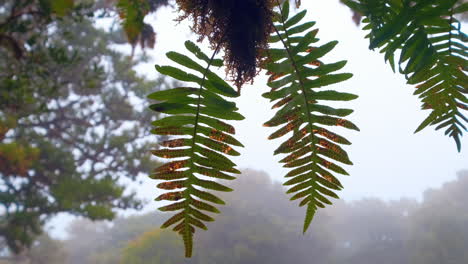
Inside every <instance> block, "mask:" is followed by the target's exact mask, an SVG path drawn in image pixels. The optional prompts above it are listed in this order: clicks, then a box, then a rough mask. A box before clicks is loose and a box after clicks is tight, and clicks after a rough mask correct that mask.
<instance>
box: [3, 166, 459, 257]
mask: <svg viewBox="0 0 468 264" xmlns="http://www.w3.org/2000/svg"><path fill="white" fill-rule="evenodd" d="M232 186H233V189H234V190H235V191H234V192H231V193H228V194H225V193H223V194H221V193H220V194H219V195H220V197H222V198H223V199H224V200H225V201H226V203H227V205H226V206H223V207H221V214H220V215H218V216H217V217H216V218H217V220H216V221H215V222H213V223H208V231H198V230H197V232H196V235H197V236H196V239H195V248H194V251H195V254H194V256H193V258H192V259H186V258H184V257H183V243H182V241H181V240H180V239H179V237H178V236H177V235H176V234H174V232H172V231H170V230H161V229H160V228H159V226H160V225H161V223H163V221H164V220H165V219H166V218H167V215H165V214H164V213H159V212H158V213H153V212H152V213H147V214H144V215H134V216H130V217H125V218H118V219H116V220H115V221H114V222H112V223H111V224H110V223H105V222H91V221H89V220H79V219H78V220H75V221H73V222H72V223H71V225H70V227H69V228H68V230H67V232H68V239H67V240H53V239H50V238H47V237H44V236H43V237H42V238H41V239H39V242H38V243H37V245H36V252H37V253H35V254H37V255H38V256H36V258H34V257H33V258H32V262H24V263H25V264H26V263H27V264H32V263H49V264H55V263H57V264H59V263H61V264H98V263H99V264H111V263H122V264H139V263H167V264H170V263H197V264H198V263H200V264H202V263H203V264H211V263H213V264H214V263H226V264H230V263H232V264H237V263H243V264H249V263H252V264H253V263H278V264H279V263H332V264H354V263H355V264H374V263H382V264H386V263H388V264H394V263H401V264H405V263H408V264H409V263H412V264H418V263H421V264H423V263H424V264H431V263H447V264H449V263H453V264H455V263H456V264H459V263H466V262H467V261H468V253H467V252H466V250H465V249H466V248H468V225H467V223H468V206H467V204H466V203H465V202H464V201H466V199H467V198H468V193H467V192H466V189H467V188H468V170H464V171H460V172H459V173H458V174H457V176H456V180H454V181H450V182H446V183H445V184H443V186H441V187H440V188H437V189H428V190H426V191H425V192H424V193H423V199H422V201H417V200H415V199H409V198H401V199H399V200H392V201H384V200H382V199H380V198H376V197H366V198H363V199H359V200H354V201H343V200H335V201H334V205H333V206H330V207H327V208H326V209H323V210H320V211H319V212H318V213H317V215H316V216H315V219H314V220H313V222H312V225H311V227H310V230H309V231H308V232H307V233H305V234H303V233H302V221H303V217H304V210H303V208H299V207H298V206H297V203H294V202H290V201H288V196H287V195H286V194H284V191H285V188H284V187H283V186H282V185H281V184H279V183H278V182H276V181H272V180H271V178H270V177H269V176H268V175H267V174H266V173H265V172H262V171H257V170H252V169H245V170H243V172H242V174H241V175H240V176H239V177H238V179H236V180H235V181H233V184H232ZM32 252H33V253H34V248H33V251H32ZM44 256H46V257H44ZM40 258H41V259H42V260H41V261H42V262H40V261H39V259H40ZM54 258H55V259H54ZM6 263H8V262H6Z"/></svg>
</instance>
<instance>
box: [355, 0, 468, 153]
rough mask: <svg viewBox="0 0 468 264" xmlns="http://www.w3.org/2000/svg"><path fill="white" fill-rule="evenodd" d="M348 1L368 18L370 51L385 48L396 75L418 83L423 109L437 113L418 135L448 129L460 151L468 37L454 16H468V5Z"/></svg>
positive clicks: (432, 0) (435, 0) (447, 0)
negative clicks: (396, 57)
mask: <svg viewBox="0 0 468 264" xmlns="http://www.w3.org/2000/svg"><path fill="white" fill-rule="evenodd" d="M346 3H347V4H348V6H350V7H351V8H353V9H354V10H357V11H359V12H360V13H362V14H363V15H364V16H365V19H364V20H363V22H364V23H365V24H366V25H365V27H364V29H365V30H369V31H370V33H369V34H368V35H367V37H368V38H369V39H370V47H369V48H370V49H375V48H378V49H380V52H381V53H384V54H385V61H389V63H390V65H391V67H392V69H393V70H394V71H395V68H396V66H398V69H399V72H400V73H402V74H404V75H405V77H406V79H407V83H408V84H412V85H416V91H415V92H414V94H415V95H418V96H419V98H420V99H421V102H422V109H424V110H430V111H431V112H430V114H429V115H428V116H427V118H426V119H425V120H424V121H423V122H422V123H421V125H420V126H419V127H418V128H417V129H416V131H415V132H418V131H420V130H422V129H424V128H425V127H427V126H429V125H433V126H436V127H435V129H436V130H439V129H442V128H444V129H445V134H446V135H448V136H450V137H452V138H453V139H454V140H455V142H456V145H457V148H458V151H460V149H461V142H460V138H461V137H462V135H463V131H465V132H466V131H467V128H466V125H467V123H468V119H467V118H466V117H465V115H464V113H466V111H467V109H468V99H467V97H466V94H467V93H468V87H467V84H468V78H467V75H466V71H467V70H468V62H467V56H468V53H467V49H466V46H465V43H466V42H467V39H468V38H467V36H466V34H464V33H463V32H462V31H461V23H460V22H459V21H458V20H457V19H456V18H455V17H454V15H456V14H457V13H460V12H466V10H467V6H468V4H467V3H464V4H462V5H460V6H455V5H456V3H457V0H424V1H423V0H419V1H392V0H377V1H376V0H372V1H371V0H346ZM397 51H399V53H400V55H399V58H398V59H397V60H396V59H395V56H396V55H395V53H396V52H397Z"/></svg>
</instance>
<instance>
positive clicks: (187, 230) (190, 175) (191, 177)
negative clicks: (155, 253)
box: [184, 42, 221, 236]
mask: <svg viewBox="0 0 468 264" xmlns="http://www.w3.org/2000/svg"><path fill="white" fill-rule="evenodd" d="M220 45H221V42H219V43H218V45H217V47H216V49H215V50H214V52H213V55H211V58H210V61H209V62H208V65H207V66H206V69H205V72H204V74H203V78H202V81H201V83H200V89H198V98H197V111H196V114H195V125H194V127H193V134H192V144H191V147H190V157H191V158H190V169H189V170H190V173H188V179H187V181H188V184H187V187H186V188H187V189H186V190H185V192H184V198H185V207H184V211H186V212H187V213H186V214H185V215H184V225H185V228H184V234H185V235H187V236H188V235H189V234H190V232H191V231H190V228H189V226H190V223H189V219H188V218H189V215H190V214H189V209H190V201H191V199H192V198H191V197H190V193H191V190H192V189H193V188H194V187H193V180H194V175H193V173H194V172H193V170H194V167H195V164H194V161H193V160H194V156H195V144H196V137H197V132H198V131H197V130H198V127H199V125H198V124H199V117H200V106H201V94H202V89H203V85H204V83H205V80H206V76H207V74H208V71H209V69H210V67H211V64H212V63H213V60H214V57H215V55H216V53H218V50H219V48H220Z"/></svg>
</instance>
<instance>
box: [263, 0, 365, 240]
mask: <svg viewBox="0 0 468 264" xmlns="http://www.w3.org/2000/svg"><path fill="white" fill-rule="evenodd" d="M305 15H306V11H305V10H304V11H302V12H300V13H298V14H296V15H295V16H293V17H291V18H289V1H285V2H284V4H283V5H282V8H280V13H276V14H275V20H276V21H275V22H276V23H275V24H274V28H275V32H274V33H272V36H271V37H270V43H271V45H272V46H273V45H277V44H278V43H279V44H281V45H282V46H283V47H282V48H279V49H278V48H270V49H269V50H268V51H266V54H265V60H266V62H265V63H264V68H265V69H266V70H267V72H268V74H269V75H270V78H269V81H268V86H269V87H270V88H271V91H270V92H267V93H265V94H264V95H263V96H264V97H266V98H268V99H270V100H271V101H275V102H276V103H275V104H274V105H273V108H279V110H278V112H277V113H276V114H275V116H274V117H273V118H271V119H270V120H269V121H268V122H266V123H265V126H267V127H275V126H281V127H280V128H279V129H278V130H277V131H276V132H274V133H273V134H271V136H270V137H269V139H275V138H279V137H282V136H285V135H291V136H290V138H289V139H287V140H286V141H285V142H284V143H282V144H281V145H280V146H279V147H278V148H277V149H276V151H275V154H287V156H286V157H285V158H283V159H282V160H281V161H280V162H282V163H285V164H284V167H287V168H292V170H291V171H289V172H288V173H287V174H286V176H285V177H287V178H290V179H289V180H288V181H286V182H285V183H284V185H286V186H291V187H290V189H289V190H288V191H287V193H294V195H293V196H292V197H291V200H296V199H302V201H301V202H300V206H306V207H307V210H306V217H305V221H304V229H303V231H304V232H306V231H307V228H308V227H309V225H310V223H311V221H312V218H313V216H314V214H315V212H316V210H317V208H323V207H325V204H331V201H330V200H329V198H328V197H333V198H338V196H337V195H336V194H335V191H338V190H341V189H342V185H341V183H340V181H339V180H338V179H337V177H336V174H343V175H348V173H347V172H346V171H345V170H344V169H343V168H342V167H341V165H338V164H337V163H342V164H348V165H352V163H351V161H350V160H349V158H348V155H347V153H346V152H345V151H344V150H343V149H342V148H341V146H340V145H349V144H351V143H350V142H349V141H348V140H346V139H345V138H344V137H342V136H340V135H338V134H336V133H334V132H332V131H330V130H328V129H327V128H325V127H326V126H339V127H345V128H348V129H353V130H358V131H359V129H358V128H357V126H356V125H354V124H353V123H352V122H350V121H348V120H346V119H343V118H344V117H346V116H348V115H349V114H351V113H352V112H353V111H352V110H350V109H337V108H334V107H330V106H327V105H325V104H323V103H324V101H349V100H353V99H355V98H357V96H356V95H353V94H349V93H342V92H337V91H334V90H326V89H324V87H325V86H328V85H331V84H335V83H340V82H342V81H345V80H347V79H349V78H351V76H352V74H350V73H335V72H336V71H338V70H340V69H342V68H343V67H344V66H345V64H346V61H340V62H336V63H325V62H323V61H321V58H322V57H323V56H324V55H326V54H327V53H328V52H330V51H331V50H332V49H333V48H334V47H335V45H336V44H337V42H336V41H333V42H329V43H327V44H324V45H322V46H315V43H316V42H318V39H317V38H316V35H317V32H318V30H317V29H315V30H312V27H313V26H314V24H315V23H314V22H306V23H300V22H301V20H302V19H303V18H304V16H305ZM290 132H292V134H291V133H290Z"/></svg>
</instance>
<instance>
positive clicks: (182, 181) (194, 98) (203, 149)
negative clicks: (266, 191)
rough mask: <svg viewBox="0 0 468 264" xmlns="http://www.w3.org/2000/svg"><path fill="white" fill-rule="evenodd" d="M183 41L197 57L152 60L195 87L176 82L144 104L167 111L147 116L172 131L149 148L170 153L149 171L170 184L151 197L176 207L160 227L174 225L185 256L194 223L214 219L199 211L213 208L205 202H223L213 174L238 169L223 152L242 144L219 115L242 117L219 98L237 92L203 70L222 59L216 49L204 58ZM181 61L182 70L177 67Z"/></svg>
mask: <svg viewBox="0 0 468 264" xmlns="http://www.w3.org/2000/svg"><path fill="white" fill-rule="evenodd" d="M185 46H186V48H187V49H188V50H189V51H190V52H191V53H192V54H193V55H195V57H197V58H198V60H199V61H200V62H197V61H195V60H193V59H191V58H189V57H188V56H185V55H183V54H180V53H176V52H169V53H167V57H168V58H169V59H171V60H172V61H174V62H176V63H178V64H179V65H178V66H177V67H173V66H156V70H157V71H159V72H160V73H161V74H164V75H167V76H171V77H173V78H175V79H176V80H179V81H184V82H188V83H195V84H196V85H198V86H199V87H198V88H194V87H177V88H173V89H170V90H166V91H159V92H155V93H152V94H151V95H149V96H148V98H150V99H153V100H157V101H159V102H158V103H156V104H153V105H151V106H150V108H151V109H152V110H154V111H156V112H160V113H164V114H170V115H169V116H168V117H164V118H162V119H160V120H157V121H155V122H153V125H154V126H155V128H154V129H153V130H152V133H154V134H156V135H170V136H178V137H174V138H172V139H170V140H167V141H164V142H162V143H161V146H162V147H163V148H162V149H158V150H154V151H153V154H154V155H155V156H157V157H160V158H164V159H170V162H168V163H165V164H164V165H162V166H160V167H159V168H157V169H156V170H155V172H154V174H152V175H151V177H152V178H153V179H157V180H163V181H164V182H162V183H160V184H159V185H158V188H160V189H163V190H171V191H170V192H166V193H164V194H162V195H160V196H159V197H158V198H156V200H158V201H159V200H167V201H172V202H173V203H171V204H169V205H166V206H163V207H161V208H159V209H160V210H161V211H171V212H172V211H176V212H177V213H176V214H175V215H173V216H172V217H171V218H169V219H168V220H167V221H166V222H165V223H164V224H163V225H162V228H167V227H169V226H171V225H175V227H174V231H176V232H178V233H179V234H180V235H182V237H183V240H184V244H185V256H186V257H190V256H191V255H192V247H193V234H194V232H195V227H197V228H201V229H206V226H205V224H204V223H203V222H206V221H213V220H214V219H213V218H212V217H211V216H209V215H206V214H205V213H203V212H202V211H207V212H210V213H219V211H218V209H217V208H216V207H214V206H213V205H212V204H210V203H213V204H224V201H222V200H221V199H220V198H218V197H217V196H216V195H214V194H212V193H211V192H209V191H223V192H228V191H231V189H230V188H228V187H226V186H224V185H222V184H220V183H218V182H217V181H214V180H213V179H225V180H232V179H234V177H233V176H231V175H230V174H231V173H239V171H238V170H237V169H235V168H234V167H235V164H234V163H233V162H232V161H230V160H229V158H227V157H226V155H231V156H236V155H239V153H238V152H237V151H235V150H234V149H233V147H232V146H240V147H242V144H241V143H240V142H239V141H237V140H236V139H235V138H234V137H233V136H231V135H230V134H234V133H235V131H234V128H233V127H232V126H231V125H229V124H227V123H225V122H224V121H222V120H220V119H224V120H242V119H244V117H243V116H242V115H241V114H239V113H238V112H237V110H238V108H237V107H236V105H235V103H233V102H230V101H228V100H226V99H225V98H224V97H237V96H238V93H237V92H236V91H235V90H234V89H233V88H232V87H231V86H230V85H229V84H227V83H226V82H225V81H224V80H223V79H222V78H220V77H219V76H218V75H216V74H215V73H213V72H211V71H210V70H209V68H210V66H212V65H216V66H221V65H222V64H223V63H222V60H220V59H215V58H214V56H215V54H216V53H217V50H216V51H215V53H214V54H213V57H212V58H209V57H208V56H207V55H206V54H204V53H202V52H201V50H200V49H199V48H198V47H197V46H196V45H195V44H194V43H192V42H189V41H187V42H186V43H185ZM200 63H204V64H205V65H206V66H202V65H201V64H200ZM182 66H183V67H185V68H187V70H183V69H182ZM189 70H192V71H193V72H194V73H190V72H189ZM203 177H204V178H206V179H203Z"/></svg>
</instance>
